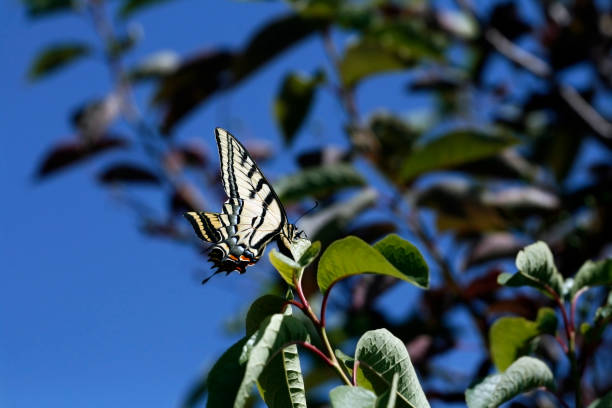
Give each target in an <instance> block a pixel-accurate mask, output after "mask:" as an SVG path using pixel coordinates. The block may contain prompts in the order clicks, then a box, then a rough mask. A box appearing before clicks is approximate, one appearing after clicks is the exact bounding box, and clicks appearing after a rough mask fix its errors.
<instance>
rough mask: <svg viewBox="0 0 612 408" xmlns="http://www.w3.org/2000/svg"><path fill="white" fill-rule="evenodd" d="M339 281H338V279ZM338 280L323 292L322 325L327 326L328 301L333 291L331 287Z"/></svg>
mask: <svg viewBox="0 0 612 408" xmlns="http://www.w3.org/2000/svg"><path fill="white" fill-rule="evenodd" d="M336 282H337V281H336ZM336 282H334V283H332V284H331V285H330V286H329V288H327V290H326V291H325V293H324V294H323V302H322V303H321V326H322V327H325V312H326V311H327V301H328V300H329V294H330V293H331V288H332V287H333V286H334V285H335V284H336Z"/></svg>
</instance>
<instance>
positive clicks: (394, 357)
mask: <svg viewBox="0 0 612 408" xmlns="http://www.w3.org/2000/svg"><path fill="white" fill-rule="evenodd" d="M355 360H357V361H358V362H359V366H360V368H361V369H362V370H363V374H364V376H365V378H366V379H367V380H368V382H369V384H371V385H372V387H373V389H374V392H375V393H376V395H382V394H384V393H385V392H386V391H387V390H389V388H390V387H391V384H392V382H393V379H394V376H395V374H396V373H397V374H398V375H399V377H400V378H399V380H398V381H399V382H398V385H397V393H396V394H397V400H398V402H399V404H398V405H399V406H400V407H414V408H422V407H429V403H428V402H427V399H426V398H425V394H424V393H423V389H422V388H421V385H420V383H419V379H418V378H417V375H416V372H415V371H414V368H413V367H412V363H411V362H410V356H409V355H408V351H407V350H406V346H405V345H404V343H403V342H402V341H401V340H400V339H398V338H397V337H395V336H393V335H392V334H391V333H390V332H389V331H388V330H387V329H378V330H371V331H368V332H366V333H365V334H364V335H363V336H361V338H360V339H359V341H358V342H357V347H356V349H355ZM357 384H358V385H361V384H359V382H358V383H357Z"/></svg>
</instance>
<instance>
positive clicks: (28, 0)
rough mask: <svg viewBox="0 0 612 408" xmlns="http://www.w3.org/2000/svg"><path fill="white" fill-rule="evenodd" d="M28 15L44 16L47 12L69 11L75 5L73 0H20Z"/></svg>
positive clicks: (33, 16) (32, 16)
mask: <svg viewBox="0 0 612 408" xmlns="http://www.w3.org/2000/svg"><path fill="white" fill-rule="evenodd" d="M22 1H23V3H24V5H25V7H26V11H27V13H28V17H31V18H37V17H45V16H47V15H49V14H52V13H56V12H60V11H69V10H70V9H73V8H74V7H75V1H74V0H22Z"/></svg>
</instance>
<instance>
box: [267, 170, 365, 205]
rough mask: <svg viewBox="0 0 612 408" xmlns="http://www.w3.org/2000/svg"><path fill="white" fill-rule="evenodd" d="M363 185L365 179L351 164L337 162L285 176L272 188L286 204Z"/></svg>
mask: <svg viewBox="0 0 612 408" xmlns="http://www.w3.org/2000/svg"><path fill="white" fill-rule="evenodd" d="M363 185H365V180H364V179H363V177H362V176H361V174H359V172H357V170H356V169H355V168H354V167H353V166H352V165H351V164H344V163H337V164H328V165H325V166H320V167H311V168H308V169H305V170H301V171H299V172H297V173H295V174H292V175H290V176H286V177H284V178H282V179H280V180H278V181H277V182H276V183H275V184H274V190H275V191H276V193H277V194H278V196H279V198H280V199H281V201H282V202H283V203H285V204H287V203H292V202H296V201H299V200H301V199H303V198H306V197H313V196H314V197H318V196H322V195H329V194H332V193H334V192H336V191H338V190H341V189H344V188H349V187H358V186H363Z"/></svg>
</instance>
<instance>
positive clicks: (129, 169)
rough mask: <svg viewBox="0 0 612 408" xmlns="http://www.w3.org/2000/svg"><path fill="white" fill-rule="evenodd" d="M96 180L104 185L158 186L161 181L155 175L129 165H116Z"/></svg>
mask: <svg viewBox="0 0 612 408" xmlns="http://www.w3.org/2000/svg"><path fill="white" fill-rule="evenodd" d="M98 180H99V181H100V182H101V183H104V184H110V183H152V184H160V183H161V180H160V179H159V177H157V175H156V174H155V173H153V172H152V171H150V170H147V169H145V168H143V167H141V166H140V165H135V164H131V163H116V164H113V165H111V166H109V167H108V168H106V170H104V171H103V172H102V173H100V174H99V175H98Z"/></svg>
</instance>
